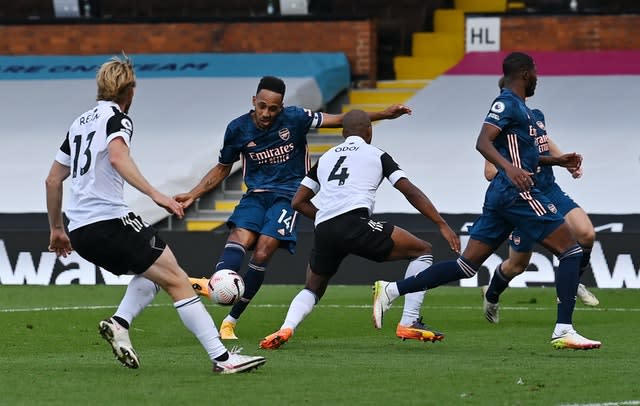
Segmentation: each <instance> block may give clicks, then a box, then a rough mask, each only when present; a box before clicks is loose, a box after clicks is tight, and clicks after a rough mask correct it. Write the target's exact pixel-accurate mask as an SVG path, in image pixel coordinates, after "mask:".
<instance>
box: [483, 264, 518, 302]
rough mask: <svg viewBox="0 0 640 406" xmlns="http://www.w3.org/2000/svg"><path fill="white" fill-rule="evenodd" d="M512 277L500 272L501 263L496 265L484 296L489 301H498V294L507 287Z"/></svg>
mask: <svg viewBox="0 0 640 406" xmlns="http://www.w3.org/2000/svg"><path fill="white" fill-rule="evenodd" d="M511 279H512V278H509V277H508V276H507V275H505V274H504V273H502V264H500V265H498V267H497V268H496V271H495V272H494V273H493V277H492V278H491V282H490V283H489V288H488V289H487V294H486V295H485V297H486V298H487V301H489V302H490V303H494V304H495V303H498V302H499V301H500V295H501V294H502V292H504V291H505V289H507V287H509V282H511Z"/></svg>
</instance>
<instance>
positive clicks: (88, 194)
mask: <svg viewBox="0 0 640 406" xmlns="http://www.w3.org/2000/svg"><path fill="white" fill-rule="evenodd" d="M132 135H133V123H132V122H131V119H130V118H129V117H128V116H127V115H126V114H124V113H123V112H121V111H120V107H119V106H118V105H117V104H116V103H113V102H110V101H99V102H98V105H97V106H96V107H94V108H92V109H91V110H89V111H87V112H85V113H84V114H82V115H81V116H80V117H78V118H76V119H75V121H74V122H73V124H71V127H70V128H69V132H68V133H67V136H66V138H65V140H64V142H63V143H62V145H61V146H60V150H59V151H58V153H57V154H56V161H58V162H60V163H61V164H62V165H65V166H68V167H69V168H70V169H71V174H70V179H71V189H70V192H71V195H70V197H69V201H68V204H67V208H66V210H65V213H66V215H67V217H68V218H69V231H71V230H74V229H76V228H79V227H82V226H86V225H87V224H91V223H95V222H98V221H103V220H109V219H114V218H119V217H123V216H124V215H126V214H127V213H129V212H130V211H131V210H130V209H129V207H128V206H127V204H126V203H125V201H124V179H123V178H122V176H120V174H119V173H118V172H117V171H116V170H115V169H114V168H113V166H111V162H110V161H109V151H108V149H107V146H108V145H109V142H111V141H112V140H114V139H115V138H117V137H122V139H123V140H124V142H126V143H127V145H128V146H129V145H130V142H131V136H132Z"/></svg>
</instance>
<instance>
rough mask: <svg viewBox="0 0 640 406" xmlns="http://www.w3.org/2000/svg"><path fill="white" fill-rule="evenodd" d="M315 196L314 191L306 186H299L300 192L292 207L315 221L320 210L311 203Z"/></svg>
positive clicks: (292, 202)
mask: <svg viewBox="0 0 640 406" xmlns="http://www.w3.org/2000/svg"><path fill="white" fill-rule="evenodd" d="M315 195H316V194H315V193H314V192H313V190H311V189H309V188H308V187H306V186H304V185H300V186H298V191H297V192H296V194H295V196H293V200H292V201H291V207H293V209H294V210H296V211H297V212H299V213H302V215H304V216H305V217H308V218H310V219H311V220H315V219H316V213H317V212H318V208H317V207H316V206H315V205H314V204H313V203H312V202H311V199H312V198H313V196H315Z"/></svg>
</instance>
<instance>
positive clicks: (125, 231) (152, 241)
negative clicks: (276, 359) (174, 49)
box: [45, 55, 266, 374]
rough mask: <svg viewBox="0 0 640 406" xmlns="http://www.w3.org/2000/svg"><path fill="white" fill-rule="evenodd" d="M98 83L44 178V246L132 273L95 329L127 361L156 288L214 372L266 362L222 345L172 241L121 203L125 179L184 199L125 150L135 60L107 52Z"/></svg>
mask: <svg viewBox="0 0 640 406" xmlns="http://www.w3.org/2000/svg"><path fill="white" fill-rule="evenodd" d="M96 82H97V87H98V96H97V100H98V105H97V106H96V107H95V108H93V109H91V110H89V111H87V112H85V113H84V114H82V115H81V116H80V117H78V118H77V119H76V120H74V122H73V124H72V125H71V127H70V129H69V132H68V133H67V136H66V138H65V140H64V142H63V144H62V147H61V148H60V150H59V151H58V153H57V155H56V158H55V160H54V161H53V164H52V166H51V169H50V170H49V174H48V175H47V179H46V181H45V186H46V190H47V214H48V217H49V229H50V236H49V251H52V252H55V253H56V255H60V256H64V257H66V256H67V255H69V254H71V252H72V250H75V251H76V252H77V253H78V254H79V255H80V256H82V257H83V258H84V259H86V260H87V261H90V262H92V263H93V264H95V265H96V266H99V267H101V268H104V269H106V270H107V271H109V272H111V273H113V274H115V275H123V274H128V273H134V274H135V276H134V277H133V278H132V279H131V281H130V282H129V285H128V287H127V292H126V293H125V296H124V298H123V299H122V301H121V302H120V305H119V306H118V309H117V310H116V312H115V313H114V314H113V316H111V317H109V318H107V319H104V320H102V321H100V322H99V323H98V331H99V332H100V335H101V336H102V338H104V340H105V341H106V342H107V343H108V344H109V346H110V348H111V350H112V352H113V354H114V355H115V357H116V359H117V360H118V361H120V363H122V364H123V365H124V366H126V367H128V368H139V367H140V360H139V357H138V354H137V352H136V351H135V350H134V348H133V346H132V344H131V339H130V337H129V329H130V327H131V323H132V322H133V320H134V319H135V318H136V317H137V316H138V315H139V314H140V312H142V310H143V309H144V308H145V307H146V306H147V305H148V304H149V303H151V301H153V299H154V297H155V296H156V294H157V293H158V291H159V290H160V288H162V289H164V290H165V291H166V292H167V293H168V295H169V296H170V297H171V299H172V300H173V306H174V308H175V309H176V311H177V312H178V314H179V316H180V319H181V320H182V322H183V323H184V325H185V327H186V328H187V329H188V330H189V331H191V333H192V334H193V335H194V336H195V337H197V338H198V339H199V340H200V344H201V345H202V346H203V348H204V350H205V352H206V353H207V355H208V357H209V359H210V360H211V362H212V366H213V372H214V373H217V374H233V373H238V372H246V371H250V370H252V369H255V368H257V367H259V366H261V365H262V364H264V363H265V362H266V360H265V358H264V357H262V356H247V355H240V354H238V351H231V352H229V351H227V349H226V348H225V346H224V344H222V342H221V341H220V337H219V333H218V330H217V328H216V325H215V323H214V322H213V319H211V316H210V315H209V313H208V312H207V310H206V308H205V307H204V305H203V304H202V302H201V301H200V298H199V297H198V296H197V295H196V294H195V293H194V292H193V289H192V288H191V284H190V283H189V279H188V276H187V274H186V273H185V271H184V270H183V269H182V268H181V267H180V265H179V264H178V262H177V260H176V258H175V256H174V255H173V252H172V251H171V249H170V248H169V246H168V245H167V244H166V243H165V242H164V241H163V240H162V238H161V237H160V235H159V234H158V232H157V230H155V229H154V228H153V227H151V226H148V225H147V224H145V223H144V222H143V221H142V219H141V218H140V217H139V216H136V215H135V214H134V213H133V212H131V211H130V210H129V208H128V207H127V205H126V203H125V202H124V199H123V187H124V182H125V181H126V182H127V183H128V184H130V185H131V186H133V187H135V188H136V189H138V190H139V191H140V192H141V193H144V194H145V195H147V196H148V197H149V198H151V199H152V200H153V201H154V203H156V204H157V205H158V206H160V207H163V208H165V209H166V210H167V211H168V212H170V213H172V214H175V215H177V216H178V217H180V218H182V217H183V216H184V208H183V206H182V204H181V203H179V202H178V201H176V200H175V199H173V198H171V197H169V196H167V195H165V194H163V193H161V192H160V191H158V190H157V189H155V188H154V187H153V186H152V185H151V184H150V183H149V182H148V181H147V180H146V179H145V177H144V176H143V175H142V173H141V172H140V170H139V169H138V167H137V165H136V164H135V162H134V160H133V158H132V157H131V155H130V153H129V149H130V148H129V147H130V142H131V136H132V134H133V124H132V123H131V119H130V118H129V117H128V116H127V115H126V113H127V111H128V110H129V107H130V106H131V103H132V101H133V96H134V94H135V86H136V77H135V72H134V69H133V63H132V62H131V60H130V59H129V58H127V57H126V55H123V58H118V57H114V58H112V59H111V60H110V61H108V62H106V63H104V64H102V65H101V66H100V69H99V70H98V73H97V75H96ZM69 178H71V199H70V203H69V206H68V207H67V217H68V218H69V219H70V223H69V229H70V231H69V235H67V233H66V230H65V227H64V224H63V217H62V195H63V182H64V181H65V180H67V179H69Z"/></svg>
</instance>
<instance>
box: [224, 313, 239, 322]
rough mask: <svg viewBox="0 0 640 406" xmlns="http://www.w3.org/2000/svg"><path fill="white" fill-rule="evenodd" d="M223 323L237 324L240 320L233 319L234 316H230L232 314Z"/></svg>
mask: <svg viewBox="0 0 640 406" xmlns="http://www.w3.org/2000/svg"><path fill="white" fill-rule="evenodd" d="M222 321H223V322H224V321H230V322H231V323H233V324H236V323H237V322H238V319H236V318H235V317H233V316H232V315H230V314H229V315H227V317H225V318H224V320H222Z"/></svg>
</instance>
